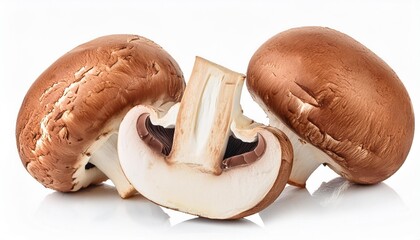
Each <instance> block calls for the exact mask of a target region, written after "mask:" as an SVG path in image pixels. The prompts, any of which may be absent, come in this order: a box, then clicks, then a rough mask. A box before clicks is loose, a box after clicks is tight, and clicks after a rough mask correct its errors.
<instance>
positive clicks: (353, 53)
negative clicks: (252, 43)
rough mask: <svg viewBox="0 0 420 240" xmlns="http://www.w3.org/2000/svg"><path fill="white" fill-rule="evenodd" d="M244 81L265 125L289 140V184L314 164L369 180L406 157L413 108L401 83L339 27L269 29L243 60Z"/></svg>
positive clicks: (302, 182) (299, 182)
mask: <svg viewBox="0 0 420 240" xmlns="http://www.w3.org/2000/svg"><path fill="white" fill-rule="evenodd" d="M247 87H248V89H249V91H250V92H251V95H252V96H253V97H254V99H255V100H256V101H257V102H258V103H259V104H260V105H261V106H262V108H264V109H265V111H266V113H267V115H268V117H269V119H270V125H272V126H275V127H277V128H279V129H280V130H282V131H284V132H285V133H286V135H287V136H288V137H289V139H290V140H291V142H292V145H293V149H294V164H293V170H292V174H291V177H290V181H289V183H291V184H294V185H297V186H301V187H303V186H305V183H306V180H307V179H308V177H309V176H310V175H311V173H312V172H313V171H314V170H315V169H316V168H317V167H318V166H319V165H320V164H324V165H328V166H329V167H330V168H332V169H333V170H334V171H335V172H337V173H338V174H340V175H341V176H343V177H345V178H347V179H348V180H350V181H352V182H355V183H360V184H374V183H378V182H380V181H383V180H384V179H386V178H388V177H390V176H391V175H392V174H393V173H395V172H396V171H397V170H398V169H399V168H400V166H401V165H402V164H403V162H404V160H405V159H406V157H407V155H408V152H409V150H410V147H411V143H412V140H413V133H414V114H413V109H412V105H411V101H410V98H409V96H408V93H407V91H406V89H405V88H404V85H403V84H402V82H401V81H400V80H399V78H398V77H397V75H396V74H395V72H394V71H393V70H392V69H391V68H390V67H389V66H388V65H387V64H386V63H385V62H384V61H383V60H382V59H380V58H379V57H378V56H377V55H375V54H374V53H373V52H372V51H370V50H369V49H367V48H366V47H365V46H363V45H362V44H361V43H359V42H357V41H356V40H354V39H353V38H351V37H349V36H347V35H345V34H343V33H341V32H338V31H336V30H333V29H329V28H323V27H302V28H294V29H291V30H288V31H285V32H282V33H279V34H277V35H275V36H274V37H272V38H271V39H269V40H268V41H267V42H265V43H264V44H263V45H262V46H261V47H260V48H259V49H258V50H257V51H256V52H255V54H254V55H253V57H252V59H251V60H250V63H249V66H248V71H247Z"/></svg>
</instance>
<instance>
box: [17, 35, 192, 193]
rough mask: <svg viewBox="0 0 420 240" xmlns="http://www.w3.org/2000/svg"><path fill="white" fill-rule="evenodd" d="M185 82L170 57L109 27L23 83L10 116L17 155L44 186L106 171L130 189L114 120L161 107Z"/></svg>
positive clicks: (74, 184)
mask: <svg viewBox="0 0 420 240" xmlns="http://www.w3.org/2000/svg"><path fill="white" fill-rule="evenodd" d="M184 88H185V82H184V79H183V75H182V72H181V70H180V68H179V66H178V64H177V63H176V62H175V60H174V59H173V58H172V57H171V56H170V55H169V54H168V53H167V52H166V51H164V50H163V49H162V48H161V47H160V46H159V45H157V44H156V43H154V42H152V41H151V40H148V39H146V38H144V37H140V36H136V35H109V36H104V37H100V38H97V39H94V40H92V41H90V42H87V43H84V44H82V45H80V46H78V47H76V48H74V49H73V50H71V51H70V52H68V53H66V54H65V55H63V56H62V57H60V58H59V59H58V60H57V61H56V62H54V63H53V64H52V65H51V66H50V67H49V68H47V69H46V70H45V71H44V72H43V73H42V74H41V75H40V76H39V77H38V79H37V80H36V81H35V82H34V83H33V85H32V86H31V88H30V89H29V90H28V92H27V94H26V96H25V98H24V100H23V103H22V106H21V109H20V112H19V115H18V117H17V123H16V141H17V147H18V150H19V155H20V158H21V160H22V163H23V165H24V166H25V167H26V169H27V171H28V172H29V173H30V174H31V175H32V176H33V177H34V178H35V179H37V180H38V181H39V182H40V183H42V184H43V185H44V186H45V187H48V188H52V189H55V190H58V191H62V192H72V191H77V190H79V189H80V188H83V187H87V186H89V185H90V184H96V183H100V182H102V181H104V180H106V179H107V178H110V179H111V180H112V182H113V183H114V185H115V186H116V188H117V190H118V192H119V194H120V196H121V197H123V198H125V197H129V196H130V195H131V194H133V193H134V192H135V190H134V188H133V187H132V185H131V184H130V183H129V182H128V181H127V179H126V178H125V176H124V174H123V172H122V170H121V167H120V165H119V161H118V156H117V150H116V146H117V132H118V127H119V123H120V122H121V120H122V118H123V116H124V115H125V114H126V112H127V111H128V110H129V109H131V108H132V107H133V106H135V105H137V104H140V103H143V104H151V105H152V106H154V107H156V108H157V109H166V108H168V107H169V106H170V105H173V104H174V102H177V101H179V100H180V99H181V97H182V93H183V90H184Z"/></svg>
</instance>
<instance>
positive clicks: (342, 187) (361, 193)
mask: <svg viewBox="0 0 420 240" xmlns="http://www.w3.org/2000/svg"><path fill="white" fill-rule="evenodd" d="M405 211H406V207H405V205H404V203H403V202H402V200H401V198H400V197H399V196H398V194H397V193H396V192H395V191H394V190H393V189H392V188H390V187H389V186H388V185H386V184H385V183H379V184H376V185H369V186H364V185H358V184H353V183H350V182H348V181H347V180H345V179H344V178H341V177H338V178H335V179H333V180H331V181H329V182H327V183H325V182H324V183H322V184H321V186H320V187H319V188H318V189H317V190H316V191H314V193H313V194H312V195H311V194H310V193H309V191H308V190H307V189H305V188H302V189H301V188H296V187H293V186H288V187H286V189H285V190H284V191H283V192H282V194H281V195H280V197H279V199H277V200H276V201H275V202H274V203H273V204H272V205H271V206H269V207H268V208H266V209H265V210H263V211H262V212H261V213H260V216H261V218H262V220H263V221H264V223H265V224H266V225H269V224H270V223H271V222H277V221H279V220H282V219H283V218H285V217H287V221H289V222H290V221H291V219H290V217H291V216H292V218H298V219H299V218H300V217H301V216H302V215H304V216H305V219H306V220H308V219H310V218H315V219H318V220H319V218H320V215H322V216H323V217H324V218H325V217H326V215H330V216H333V217H334V218H339V217H343V218H358V217H362V216H365V215H371V216H372V215H374V214H375V215H376V216H377V215H378V214H384V215H393V214H396V215H398V214H402V213H404V212H405Z"/></svg>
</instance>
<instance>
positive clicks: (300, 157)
mask: <svg viewBox="0 0 420 240" xmlns="http://www.w3.org/2000/svg"><path fill="white" fill-rule="evenodd" d="M266 112H267V113H268V114H267V115H268V118H269V119H270V125H271V126H273V127H275V128H278V129H280V130H281V131H283V132H284V133H285V134H286V135H287V137H288V138H289V140H290V142H291V143H292V146H293V156H294V158H293V168H292V173H291V174H290V178H289V184H292V185H295V186H298V187H305V185H306V181H307V180H308V178H309V176H310V175H311V174H312V173H313V172H314V171H315V170H316V169H317V168H318V167H319V165H321V164H328V165H329V166H330V168H331V169H333V170H334V171H335V172H337V173H339V174H340V172H341V167H340V166H339V165H338V164H337V163H335V162H334V161H333V160H332V159H331V158H330V157H329V156H328V155H327V154H325V153H324V152H323V151H321V150H320V149H318V148H316V147H314V146H313V145H312V144H309V143H307V142H306V141H305V140H303V139H302V138H301V137H299V135H297V134H296V133H295V132H293V131H292V130H290V128H289V127H287V126H286V125H285V124H284V123H283V122H282V121H281V120H279V119H278V118H277V117H276V116H274V115H273V114H271V112H269V111H266Z"/></svg>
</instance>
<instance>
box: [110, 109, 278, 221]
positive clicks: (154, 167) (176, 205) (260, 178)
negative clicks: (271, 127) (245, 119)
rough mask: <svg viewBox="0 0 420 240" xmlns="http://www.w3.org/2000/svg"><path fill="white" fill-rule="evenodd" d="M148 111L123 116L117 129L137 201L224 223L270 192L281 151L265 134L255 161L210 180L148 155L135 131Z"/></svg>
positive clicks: (209, 175)
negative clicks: (264, 145) (139, 197)
mask: <svg viewBox="0 0 420 240" xmlns="http://www.w3.org/2000/svg"><path fill="white" fill-rule="evenodd" d="M148 111H149V109H146V108H144V107H140V106H139V107H135V108H133V109H132V110H131V111H130V112H129V113H128V114H127V115H126V116H125V118H124V120H123V122H122V123H121V126H120V135H121V136H124V139H125V140H124V141H119V142H118V149H119V154H120V158H121V166H122V168H123V170H124V173H125V175H126V176H127V178H128V179H130V181H131V182H132V184H133V185H134V187H135V188H136V189H137V190H138V191H139V192H140V193H141V194H142V195H143V196H145V197H147V198H148V199H150V200H152V201H153V202H155V203H157V204H159V205H162V206H165V207H168V208H172V209H179V210H182V211H184V212H188V213H191V214H195V215H199V216H203V217H208V218H217V219H225V218H230V217H233V216H235V215H237V214H239V213H242V212H244V211H246V210H248V209H251V208H252V207H254V206H255V205H257V204H258V203H259V202H261V200H262V199H263V198H264V197H265V196H266V195H267V193H268V192H269V191H270V190H271V189H272V187H273V184H274V183H275V181H276V178H277V176H278V172H279V170H280V165H281V161H280V157H281V147H280V144H279V143H278V140H277V139H276V138H275V137H274V136H273V135H272V134H271V133H269V132H268V131H265V130H263V131H260V132H259V133H260V134H261V135H262V136H263V138H264V139H265V140H266V142H267V143H270V144H267V148H266V150H265V154H264V155H263V157H262V158H261V159H259V160H258V161H256V162H255V163H253V164H251V165H249V166H246V167H239V168H234V169H231V170H228V171H225V172H223V173H222V174H221V175H214V174H212V173H208V172H207V173H206V172H202V171H201V170H200V169H198V168H193V167H191V166H190V165H188V164H168V163H167V162H166V161H165V159H164V158H162V155H160V154H158V153H156V152H154V151H153V150H151V149H150V148H149V147H148V146H147V145H146V144H145V143H144V142H143V141H142V140H141V139H140V138H139V136H138V134H137V130H136V124H137V118H138V116H139V115H141V114H142V113H144V112H148ZM271 143H273V144H271ZM185 147H186V148H191V149H192V148H194V146H188V145H186V146H185Z"/></svg>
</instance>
